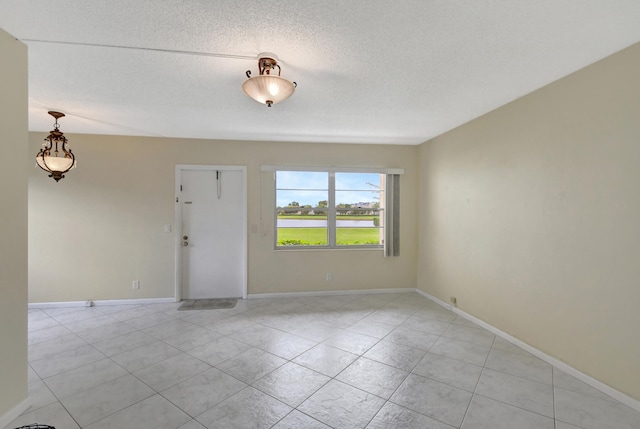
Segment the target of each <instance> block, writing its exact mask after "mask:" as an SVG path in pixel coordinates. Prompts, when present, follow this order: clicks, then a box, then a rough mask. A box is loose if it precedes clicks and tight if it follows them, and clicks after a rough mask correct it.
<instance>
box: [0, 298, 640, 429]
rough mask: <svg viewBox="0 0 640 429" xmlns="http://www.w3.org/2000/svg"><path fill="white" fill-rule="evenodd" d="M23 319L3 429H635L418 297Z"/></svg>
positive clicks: (115, 310) (566, 380) (613, 405)
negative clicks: (13, 407)
mask: <svg viewBox="0 0 640 429" xmlns="http://www.w3.org/2000/svg"><path fill="white" fill-rule="evenodd" d="M177 306H178V304H157V305H130V306H102V307H94V308H81V307H75V308H55V309H48V310H30V311H29V391H30V395H31V398H32V402H33V405H32V407H31V408H30V409H29V410H27V411H26V412H25V414H23V415H22V416H20V417H19V418H18V419H16V420H15V421H14V422H12V423H11V424H10V425H9V426H7V428H15V427H17V426H22V425H26V424H30V423H34V422H39V423H46V424H50V425H53V426H55V427H56V428H57V429H71V428H79V427H81V428H90V429H99V428H119V429H128V428H141V427H145V428H181V429H197V428H200V429H201V428H209V429H213V428H225V429H229V428H274V429H285V428H348V429H354V428H365V427H366V428H421V429H422V428H427V429H430V428H438V429H445V428H448V429H450V428H463V429H484V428H487V429H501V428H509V429H514V428H515V429H528V428H545V429H546V428H548V429H579V428H582V429H591V428H594V429H607V428H611V429H625V428H629V429H631V428H636V429H637V428H640V413H638V412H636V411H634V410H632V409H631V408H629V407H627V406H625V405H623V404H621V403H619V402H616V401H615V400H613V399H612V398H610V397H608V396H606V395H604V394H602V393H600V392H599V391H597V390H595V389H593V388H591V387H589V386H587V385H586V384H584V383H582V382H580V381H579V380H577V379H575V378H573V377H571V376H570V375H568V374H566V373H564V372H562V371H560V370H558V369H556V368H553V367H552V366H550V365H549V364H547V363H545V362H543V361H542V360H540V359H538V358H536V357H534V356H532V355H530V354H528V353H527V352H525V351H523V350H522V349H519V348H517V347H515V346H513V345H511V344H510V343H508V342H506V341H504V340H502V339H500V338H497V337H495V336H494V335H493V334H491V333H490V332H488V331H486V330H484V329H482V328H480V327H478V326H476V325H474V324H473V323H471V322H469V321H467V320H465V319H463V318H461V317H458V316H456V314H454V313H452V312H449V311H447V310H446V309H444V308H442V307H440V306H438V305H437V304H435V303H433V302H431V301H429V300H427V299H425V298H424V297H422V296H420V295H418V294H415V293H402V294H377V295H348V296H328V297H306V298H284V299H253V300H249V301H240V302H238V305H237V306H236V307H235V308H234V309H228V310H204V311H176V308H177Z"/></svg>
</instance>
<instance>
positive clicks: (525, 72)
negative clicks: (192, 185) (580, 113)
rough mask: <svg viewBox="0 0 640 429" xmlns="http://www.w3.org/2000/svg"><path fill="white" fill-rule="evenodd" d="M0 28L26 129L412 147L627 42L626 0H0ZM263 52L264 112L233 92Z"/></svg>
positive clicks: (634, 16) (634, 3)
mask: <svg viewBox="0 0 640 429" xmlns="http://www.w3.org/2000/svg"><path fill="white" fill-rule="evenodd" d="M0 27H1V28H3V29H4V30H5V31H7V32H9V33H10V34H12V35H13V36H15V37H16V38H18V39H20V40H22V41H23V42H24V43H26V44H27V45H28V47H29V127H30V129H31V130H32V131H49V130H50V129H51V128H52V123H53V118H51V117H50V116H49V115H47V113H46V112H47V110H59V111H62V112H64V113H66V114H67V117H66V118H63V119H61V120H60V124H61V126H60V128H61V130H62V131H64V132H65V133H89V134H120V135H143V136H164V137H188V138H206V139H232V140H271V141H300V142H337V143H389V144H419V143H422V142H424V141H426V140H428V139H430V138H433V137H435V136H437V135H439V134H442V133H443V132H445V131H447V130H450V129H452V128H454V127H456V126H458V125H461V124H463V123H465V122H467V121H469V120H471V119H473V118H476V117H478V116H480V115H482V114H484V113H486V112H488V111H490V110H493V109H495V108H496V107H498V106H501V105H503V104H505V103H508V102H509V101H512V100H514V99H516V98H518V97H521V96H523V95H524V94H527V93H529V92H531V91H534V90H535V89H537V88H540V87H541V86H544V85H546V84H548V83H550V82H552V81H554V80H556V79H558V78H560V77H563V76H566V75H567V74H570V73H572V72H574V71H576V70H578V69H580V68H582V67H585V66H587V65H589V64H591V63H593V62H595V61H597V60H599V59H601V58H604V57H606V56H608V55H610V54H612V53H614V52H616V51H618V50H620V49H623V48H625V47H627V46H630V45H632V44H634V43H636V42H638V41H640V1H639V0H467V1H463V0H457V1H456V0H449V1H446V0H405V1H402V0H396V1H393V0H389V1H383V0H348V1H347V0H343V1H336V0H321V1H315V0H314V1H292V0H285V1H282V0H280V1H275V0H272V1H266V0H263V1H252V0H224V1H212V0H200V1H196V0H191V1H186V0H173V1H171V0H100V1H86V0H59V1H51V0H29V1H26V0H0ZM128 48H135V49H128ZM163 50H165V52H163ZM166 51H184V52H198V53H202V54H213V55H191V54H188V53H177V52H166ZM265 51H267V52H274V53H276V54H277V55H278V57H279V58H280V64H281V66H282V77H285V78H287V79H290V80H293V81H296V82H297V83H298V88H297V90H296V92H295V94H294V95H293V96H292V97H291V98H289V99H288V100H285V101H284V102H282V103H280V104H277V105H275V106H273V107H271V108H268V107H266V106H264V105H260V104H258V103H256V102H255V101H253V100H251V99H250V98H248V97H247V96H246V95H244V93H243V92H242V90H241V85H242V82H243V81H244V79H246V76H245V71H246V70H248V69H251V70H252V73H253V75H254V76H255V75H256V74H257V59H256V58H257V55H258V54H259V53H260V52H265Z"/></svg>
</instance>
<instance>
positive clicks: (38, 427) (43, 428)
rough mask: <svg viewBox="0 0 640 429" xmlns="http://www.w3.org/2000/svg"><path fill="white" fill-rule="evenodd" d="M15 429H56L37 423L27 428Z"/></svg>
mask: <svg viewBox="0 0 640 429" xmlns="http://www.w3.org/2000/svg"><path fill="white" fill-rule="evenodd" d="M16 429H56V428H55V427H54V426H49V425H39V424H37V423H34V424H31V425H27V426H20V427H19V428H16Z"/></svg>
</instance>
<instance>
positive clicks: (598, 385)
mask: <svg viewBox="0 0 640 429" xmlns="http://www.w3.org/2000/svg"><path fill="white" fill-rule="evenodd" d="M416 292H418V293H419V294H420V295H422V296H424V297H425V298H428V299H430V300H431V301H433V302H435V303H436V304H439V305H441V306H443V307H445V308H447V309H448V310H451V311H453V312H454V313H456V314H459V315H460V316H462V317H464V318H465V319H467V320H469V321H471V322H473V323H475V324H476V325H479V326H481V327H483V328H485V329H486V330H488V331H489V332H492V333H493V334H495V335H497V336H499V337H500V338H502V339H503V340H506V341H508V342H510V343H511V344H514V345H516V346H518V347H520V348H521V349H523V350H526V351H527V352H529V353H531V354H532V355H534V356H536V357H538V358H540V359H542V360H543V361H545V362H547V363H548V364H549V365H551V366H554V367H556V368H558V369H560V370H562V371H564V372H566V373H567V374H569V375H572V376H573V377H575V378H577V379H578V380H580V381H582V382H583V383H586V384H588V385H589V386H591V387H593V388H594V389H597V390H599V391H600V392H602V393H604V394H605V395H609V396H611V397H612V398H613V399H616V400H617V401H620V402H622V403H623V404H625V405H627V406H629V407H631V408H633V409H634V410H636V411H639V412H640V401H638V400H636V399H634V398H632V397H630V396H628V395H625V394H624V393H622V392H620V391H618V390H616V389H614V388H613V387H611V386H608V385H606V384H604V383H603V382H601V381H598V380H596V379H595V378H593V377H591V376H589V375H587V374H585V373H583V372H581V371H578V370H577V369H575V368H574V367H572V366H570V365H567V364H566V363H564V362H562V361H560V360H558V359H556V358H554V357H553V356H549V355H548V354H546V353H545V352H543V351H540V350H538V349H536V348H535V347H533V346H530V345H529V344H527V343H525V342H523V341H520V340H519V339H517V338H515V337H513V336H511V335H509V334H507V333H506V332H503V331H501V330H500V329H498V328H496V327H495V326H492V325H490V324H488V323H486V322H484V321H482V320H480V319H478V318H477V317H475V316H472V315H470V314H468V313H466V312H464V311H462V310H460V309H459V308H457V307H453V306H452V305H450V304H447V303H446V302H444V301H442V300H440V299H438V298H436V297H435V296H433V295H430V294H428V293H427V292H425V291H423V290H420V289H416Z"/></svg>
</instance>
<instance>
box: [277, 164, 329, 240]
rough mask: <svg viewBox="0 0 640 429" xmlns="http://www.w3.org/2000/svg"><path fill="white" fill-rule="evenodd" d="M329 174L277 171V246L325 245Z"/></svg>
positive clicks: (326, 238)
mask: <svg viewBox="0 0 640 429" xmlns="http://www.w3.org/2000/svg"><path fill="white" fill-rule="evenodd" d="M328 201H329V173H326V172H309V171H277V172H276V206H277V207H276V215H277V245H278V246H326V245H328V243H329V240H328V227H327V206H328Z"/></svg>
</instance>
